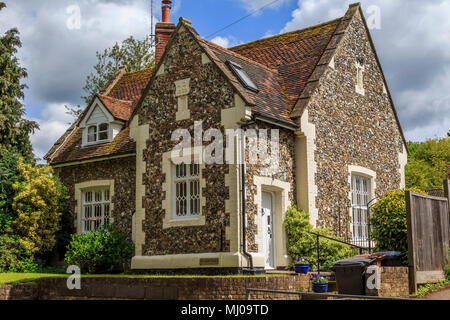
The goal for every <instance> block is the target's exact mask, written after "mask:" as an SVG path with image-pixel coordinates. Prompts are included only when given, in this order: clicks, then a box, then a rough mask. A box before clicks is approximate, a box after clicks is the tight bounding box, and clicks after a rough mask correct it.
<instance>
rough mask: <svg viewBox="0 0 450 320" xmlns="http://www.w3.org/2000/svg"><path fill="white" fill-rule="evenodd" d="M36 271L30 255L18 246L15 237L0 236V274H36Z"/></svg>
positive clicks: (8, 235) (35, 265)
mask: <svg viewBox="0 0 450 320" xmlns="http://www.w3.org/2000/svg"><path fill="white" fill-rule="evenodd" d="M37 269H38V266H37V264H35V263H34V262H33V255H32V253H31V252H30V251H29V250H26V249H25V248H24V247H22V246H21V245H20V243H19V238H18V237H17V236H15V235H11V234H3V235H0V273H2V272H36V271H37Z"/></svg>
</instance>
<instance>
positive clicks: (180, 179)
mask: <svg viewBox="0 0 450 320" xmlns="http://www.w3.org/2000/svg"><path fill="white" fill-rule="evenodd" d="M181 167H183V168H185V170H186V174H185V175H183V176H177V169H179V168H181ZM194 167H196V168H197V172H196V173H192V171H193V170H192V169H193V168H194ZM200 171H201V166H200V165H199V164H179V165H176V164H174V165H173V175H172V177H173V183H172V187H173V219H174V220H185V219H193V218H199V217H200V216H201V205H202V203H201V182H200V181H201V172H200ZM183 183H185V186H186V190H185V193H186V195H185V196H186V199H185V200H184V201H186V214H184V215H180V214H179V212H178V208H179V207H178V206H177V203H178V201H181V200H180V199H178V198H179V195H178V190H179V189H178V187H177V185H180V184H183ZM194 184H196V185H194ZM195 189H196V191H197V193H196V194H194V195H193V194H191V191H192V190H194V191H195ZM193 196H194V198H193ZM194 201H195V203H194ZM195 208H196V211H195V212H194V210H195Z"/></svg>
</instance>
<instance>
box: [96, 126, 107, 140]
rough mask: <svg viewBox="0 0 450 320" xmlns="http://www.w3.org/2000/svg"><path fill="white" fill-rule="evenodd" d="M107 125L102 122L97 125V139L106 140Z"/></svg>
mask: <svg viewBox="0 0 450 320" xmlns="http://www.w3.org/2000/svg"><path fill="white" fill-rule="evenodd" d="M108 132H109V125H108V124H107V123H102V124H101V125H99V126H98V141H103V140H108Z"/></svg>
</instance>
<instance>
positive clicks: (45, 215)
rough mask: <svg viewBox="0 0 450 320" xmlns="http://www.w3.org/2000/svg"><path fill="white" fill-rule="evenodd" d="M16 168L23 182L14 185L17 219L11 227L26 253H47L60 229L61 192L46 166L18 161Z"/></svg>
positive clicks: (62, 192) (62, 193)
mask: <svg viewBox="0 0 450 320" xmlns="http://www.w3.org/2000/svg"><path fill="white" fill-rule="evenodd" d="M18 168H19V172H20V175H21V176H22V177H23V181H18V182H16V183H15V184H14V189H15V191H16V196H15V197H14V202H13V210H14V211H15V212H16V214H17V218H16V220H15V221H14V222H13V227H14V229H15V231H16V232H17V234H18V235H19V236H20V240H19V242H20V244H21V245H22V246H23V247H24V248H25V249H26V250H29V251H31V252H32V253H33V254H35V253H40V254H42V253H47V252H50V251H51V250H52V249H53V248H54V246H55V243H56V237H55V235H56V232H57V231H58V230H59V229H60V216H61V211H62V210H61V209H62V200H63V198H64V189H63V187H62V185H61V184H60V183H59V182H58V180H57V179H56V178H55V177H54V175H53V169H52V168H51V167H50V166H49V165H46V166H38V167H35V166H32V165H30V164H26V163H24V162H23V159H19V163H18Z"/></svg>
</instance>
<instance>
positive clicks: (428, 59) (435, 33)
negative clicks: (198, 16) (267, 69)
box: [281, 0, 450, 140]
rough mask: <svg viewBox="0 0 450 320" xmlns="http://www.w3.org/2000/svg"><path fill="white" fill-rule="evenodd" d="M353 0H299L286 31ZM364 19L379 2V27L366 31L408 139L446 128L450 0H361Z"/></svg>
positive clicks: (449, 121) (449, 117)
mask: <svg viewBox="0 0 450 320" xmlns="http://www.w3.org/2000/svg"><path fill="white" fill-rule="evenodd" d="M353 2H355V1H353V0H345V1H342V0H299V1H298V8H297V9H296V10H294V11H293V12H292V19H291V21H289V22H287V23H286V25H285V27H284V28H283V29H282V30H281V32H288V31H292V30H296V29H300V28H303V27H307V26H311V25H314V24H317V23H321V22H324V21H327V20H331V19H335V18H338V17H341V16H342V15H343V14H344V13H345V12H346V10H347V9H348V5H349V4H350V3H353ZM361 3H362V6H363V11H364V12H365V15H366V18H369V17H370V14H371V13H370V12H367V11H366V10H367V9H368V8H369V7H370V6H378V7H379V8H380V14H381V29H379V30H377V29H373V30H371V33H372V37H373V39H374V42H375V46H376V48H377V51H378V55H379V57H380V60H381V64H382V66H383V70H384V72H385V74H386V77H387V81H388V84H389V87H390V89H391V92H392V94H393V98H394V102H395V103H396V107H397V111H398V113H399V118H400V121H401V123H402V125H403V129H404V131H405V135H406V138H407V139H411V140H424V139H426V138H432V137H434V136H435V135H440V136H442V135H445V133H446V132H447V131H448V130H449V129H450V91H449V90H448V88H449V87H450V42H449V41H448V39H450V20H449V19H448V16H449V15H450V1H447V0H433V1H419V0H397V1H392V0H362V1H361Z"/></svg>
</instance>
